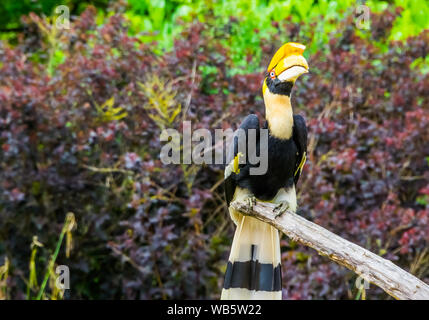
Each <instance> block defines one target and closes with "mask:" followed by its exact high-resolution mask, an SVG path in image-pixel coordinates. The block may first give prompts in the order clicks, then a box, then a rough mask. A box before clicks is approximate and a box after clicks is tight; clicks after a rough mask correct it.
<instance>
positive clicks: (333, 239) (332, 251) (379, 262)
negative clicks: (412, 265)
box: [231, 201, 429, 300]
mask: <svg viewBox="0 0 429 320" xmlns="http://www.w3.org/2000/svg"><path fill="white" fill-rule="evenodd" d="M231 206H232V207H233V208H235V209H236V210H238V211H240V212H241V213H243V214H245V215H248V216H253V217H255V218H257V219H259V220H262V221H264V222H267V223H269V224H271V225H272V226H274V227H275V228H277V229H278V230H280V231H282V232H283V233H285V234H286V235H287V236H288V237H289V238H291V239H292V240H293V241H296V242H299V243H301V244H303V245H306V246H309V247H311V248H313V249H315V250H316V251H317V252H318V253H319V254H320V255H323V256H327V257H328V258H329V259H331V260H334V261H335V262H337V263H339V264H341V265H343V266H345V267H347V268H349V269H350V270H353V271H354V272H356V273H357V274H359V275H360V276H361V277H362V278H363V279H365V280H366V281H368V282H370V283H373V284H375V285H377V286H379V287H380V288H382V289H383V290H384V291H386V292H387V293H388V294H389V295H391V296H392V297H394V298H395V299H401V300H429V286H428V285H427V284H426V283H424V282H423V281H421V280H419V279H418V278H416V277H414V276H413V275H412V274H410V273H408V272H406V271H404V270H403V269H401V268H399V267H398V266H396V265H395V264H393V263H392V262H391V261H389V260H386V259H383V258H382V257H380V256H378V255H376V254H374V253H372V252H370V251H368V250H366V249H364V248H362V247H360V246H358V245H356V244H354V243H351V242H350V241H347V240H345V239H343V238H341V237H339V236H337V235H335V234H333V233H332V232H330V231H328V230H326V229H324V228H322V227H321V226H319V225H317V224H315V223H312V222H310V221H308V220H306V219H304V218H303V217H301V216H299V215H297V214H295V213H293V212H289V211H288V212H285V213H284V214H283V215H282V216H280V217H278V218H276V213H274V212H273V210H272V209H273V208H274V205H273V204H271V203H264V202H257V203H256V204H255V205H254V206H253V208H252V209H251V210H250V208H249V207H248V206H247V204H246V203H244V202H238V201H235V202H233V203H231Z"/></svg>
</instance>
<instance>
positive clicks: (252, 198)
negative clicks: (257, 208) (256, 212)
mask: <svg viewBox="0 0 429 320" xmlns="http://www.w3.org/2000/svg"><path fill="white" fill-rule="evenodd" d="M244 201H245V202H246V204H247V207H248V210H249V211H252V210H253V206H254V205H255V204H256V198H255V196H249V197H248V198H246V199H245V200H244Z"/></svg>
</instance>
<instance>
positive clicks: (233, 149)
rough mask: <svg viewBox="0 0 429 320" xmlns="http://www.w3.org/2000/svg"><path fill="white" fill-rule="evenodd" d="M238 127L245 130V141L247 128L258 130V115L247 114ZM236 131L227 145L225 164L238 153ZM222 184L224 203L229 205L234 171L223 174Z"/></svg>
mask: <svg viewBox="0 0 429 320" xmlns="http://www.w3.org/2000/svg"><path fill="white" fill-rule="evenodd" d="M239 129H242V130H244V131H245V133H246V142H247V137H248V130H249V129H256V130H259V119H258V116H257V115H255V114H249V115H248V116H247V117H246V118H244V120H243V122H242V123H241V125H240V128H239ZM237 132H238V131H236V132H235V133H234V136H233V139H232V142H231V144H230V146H229V148H228V147H227V150H228V151H229V152H227V156H226V166H228V165H229V164H230V162H231V161H232V160H234V158H235V156H236V155H237V153H238V139H239V137H240V136H239V135H238V134H237ZM246 151H247V143H246ZM247 153H248V152H246V154H247ZM224 185H225V198H226V203H227V206H229V204H230V202H231V201H232V198H233V197H234V193H235V189H236V187H237V182H236V174H235V173H234V172H231V174H229V175H228V176H225V180H224Z"/></svg>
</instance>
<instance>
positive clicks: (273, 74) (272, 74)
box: [270, 71, 276, 79]
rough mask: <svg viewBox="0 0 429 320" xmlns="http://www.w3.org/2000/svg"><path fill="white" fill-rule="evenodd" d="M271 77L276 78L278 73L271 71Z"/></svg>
mask: <svg viewBox="0 0 429 320" xmlns="http://www.w3.org/2000/svg"><path fill="white" fill-rule="evenodd" d="M270 77H271V79H274V78H275V77H276V74H275V73H274V71H271V72H270Z"/></svg>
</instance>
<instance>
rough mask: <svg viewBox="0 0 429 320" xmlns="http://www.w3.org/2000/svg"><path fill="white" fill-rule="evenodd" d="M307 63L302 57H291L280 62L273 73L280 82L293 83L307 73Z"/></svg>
mask: <svg viewBox="0 0 429 320" xmlns="http://www.w3.org/2000/svg"><path fill="white" fill-rule="evenodd" d="M308 69H309V67H308V62H307V60H306V59H305V58H304V57H303V56H302V55H291V56H288V57H286V58H284V59H283V60H282V61H280V63H279V64H277V66H276V67H275V68H274V72H275V73H276V75H277V77H278V78H279V80H280V81H294V80H296V79H297V78H298V77H299V76H300V75H302V74H304V73H308Z"/></svg>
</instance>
